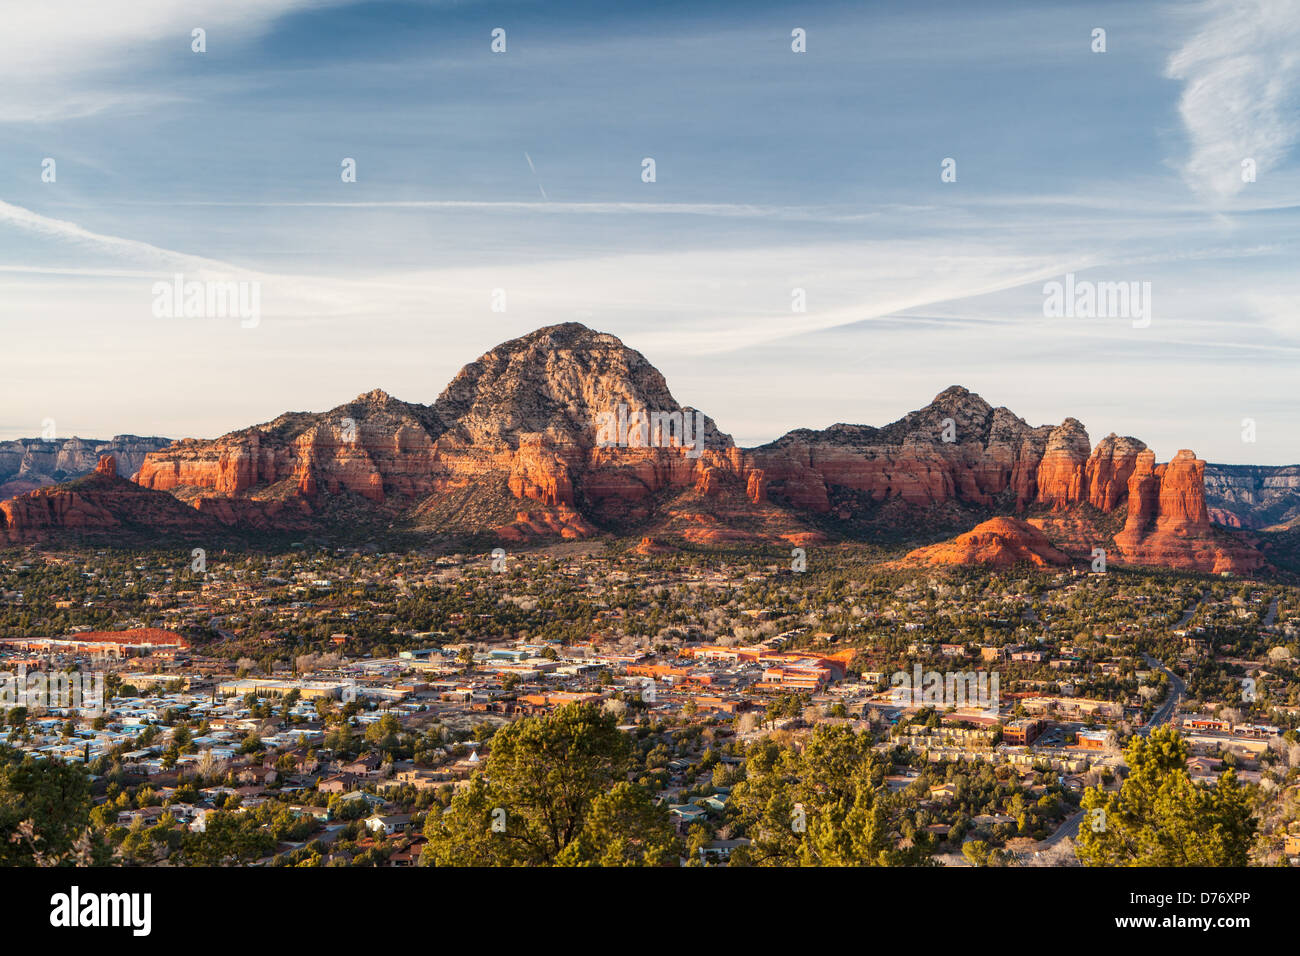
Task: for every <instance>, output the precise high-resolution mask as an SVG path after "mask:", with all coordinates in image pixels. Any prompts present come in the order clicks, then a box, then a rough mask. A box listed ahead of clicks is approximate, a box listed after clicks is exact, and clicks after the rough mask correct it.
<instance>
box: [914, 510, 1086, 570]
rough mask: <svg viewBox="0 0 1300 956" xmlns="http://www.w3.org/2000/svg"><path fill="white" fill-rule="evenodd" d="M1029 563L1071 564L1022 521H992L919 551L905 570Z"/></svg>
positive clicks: (1031, 526) (997, 566)
mask: <svg viewBox="0 0 1300 956" xmlns="http://www.w3.org/2000/svg"><path fill="white" fill-rule="evenodd" d="M1020 563H1026V564H1031V565H1034V566H1036V567H1040V568H1047V567H1052V566H1056V565H1063V564H1069V563H1070V556H1069V555H1067V554H1066V553H1065V552H1063V551H1060V550H1058V549H1057V548H1055V547H1053V545H1052V542H1050V541H1048V540H1047V535H1045V534H1043V532H1042V531H1040V530H1038V529H1037V528H1035V527H1034V526H1033V525H1031V524H1028V523H1027V522H1024V521H1021V520H1020V519H1018V518H1008V517H998V518H990V519H989V520H988V521H985V522H984V523H982V524H979V525H976V526H975V527H974V528H972V529H971V530H970V531H967V532H966V533H965V534H960V535H958V536H957V537H955V538H953V539H952V540H951V541H943V542H940V543H939V544H932V545H928V546H927V547H924V548H917V549H916V550H915V551H911V552H909V553H908V554H907V556H906V557H905V558H903V559H902V560H901V561H900V562H898V564H899V565H901V566H903V567H930V566H933V565H943V564H983V565H988V566H990V567H996V568H1007V567H1011V566H1012V565H1015V564H1020Z"/></svg>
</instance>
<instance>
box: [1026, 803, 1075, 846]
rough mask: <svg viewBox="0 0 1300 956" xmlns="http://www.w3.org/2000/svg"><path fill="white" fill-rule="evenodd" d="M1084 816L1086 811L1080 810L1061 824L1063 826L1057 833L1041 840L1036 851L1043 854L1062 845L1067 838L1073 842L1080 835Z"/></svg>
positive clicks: (1057, 829) (1058, 828)
mask: <svg viewBox="0 0 1300 956" xmlns="http://www.w3.org/2000/svg"><path fill="white" fill-rule="evenodd" d="M1083 816H1084V811H1083V810H1079V811H1077V812H1075V813H1072V814H1071V815H1070V816H1068V817H1066V818H1065V819H1064V820H1063V821H1062V822H1061V825H1060V826H1059V827H1057V828H1056V832H1055V833H1053V834H1052V835H1051V836H1049V837H1048V838H1047V839H1045V840H1039V841H1038V843H1036V844H1035V845H1034V849H1035V850H1036V851H1038V852H1042V851H1043V850H1046V849H1048V848H1049V847H1053V846H1056V844H1058V843H1060V842H1061V841H1062V840H1064V839H1065V838H1066V837H1069V838H1070V839H1071V840H1073V839H1074V838H1075V837H1077V836H1078V835H1079V824H1080V823H1082V822H1083Z"/></svg>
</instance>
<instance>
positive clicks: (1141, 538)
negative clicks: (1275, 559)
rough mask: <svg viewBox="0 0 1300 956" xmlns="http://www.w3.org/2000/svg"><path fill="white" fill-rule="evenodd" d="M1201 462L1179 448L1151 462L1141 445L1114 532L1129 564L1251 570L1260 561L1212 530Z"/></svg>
mask: <svg viewBox="0 0 1300 956" xmlns="http://www.w3.org/2000/svg"><path fill="white" fill-rule="evenodd" d="M1204 476H1205V462H1204V461H1201V460H1200V459H1198V458H1197V457H1196V456H1195V454H1193V453H1192V452H1190V451H1188V450H1186V449H1183V450H1182V451H1180V452H1178V454H1177V455H1175V456H1174V458H1173V460H1172V461H1170V462H1169V463H1168V464H1164V465H1156V464H1155V455H1154V454H1153V453H1152V452H1151V451H1149V450H1144V451H1142V452H1141V453H1140V454H1139V455H1138V456H1137V461H1136V465H1135V467H1134V469H1133V472H1132V474H1131V475H1130V476H1129V480H1128V517H1127V520H1126V521H1125V522H1124V530H1122V531H1120V532H1119V533H1118V534H1116V535H1115V545H1116V547H1118V548H1119V551H1120V555H1121V557H1122V558H1123V559H1124V560H1125V561H1127V562H1130V563H1132V564H1154V565H1159V566H1161V567H1168V568H1180V569H1185V570H1192V571H1210V572H1214V573H1219V572H1223V571H1231V572H1234V573H1243V572H1249V571H1254V570H1256V569H1258V568H1260V567H1262V566H1263V564H1264V559H1263V556H1262V555H1260V554H1259V552H1257V551H1255V550H1254V549H1253V548H1250V547H1248V546H1246V545H1245V544H1243V543H1241V542H1239V541H1237V540H1236V539H1234V538H1230V537H1228V536H1227V535H1226V534H1223V533H1216V532H1215V531H1214V529H1213V528H1212V527H1211V525H1210V519H1209V514H1208V512H1207V511H1206V507H1205V485H1204Z"/></svg>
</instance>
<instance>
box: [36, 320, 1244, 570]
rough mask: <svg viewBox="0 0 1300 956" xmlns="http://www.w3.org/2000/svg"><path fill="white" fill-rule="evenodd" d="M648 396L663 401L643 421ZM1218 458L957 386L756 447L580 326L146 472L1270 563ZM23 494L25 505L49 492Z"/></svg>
mask: <svg viewBox="0 0 1300 956" xmlns="http://www.w3.org/2000/svg"><path fill="white" fill-rule="evenodd" d="M651 415H656V416H662V417H660V418H658V419H657V420H656V423H655V424H653V425H647V419H648V418H649V417H650V416H651ZM606 416H608V417H606ZM697 419H698V421H699V422H700V425H699V427H698V429H697V428H696V427H694V426H695V422H696V421H697ZM683 425H684V426H687V427H686V428H683ZM697 431H699V432H702V433H703V438H702V439H701V438H700V436H699V434H697ZM661 439H662V440H661ZM1203 468H1204V463H1203V462H1200V461H1198V460H1197V459H1195V458H1194V457H1193V456H1192V455H1191V453H1190V452H1180V453H1179V455H1178V456H1177V457H1176V458H1175V459H1174V460H1173V461H1171V462H1170V463H1168V464H1166V465H1159V466H1157V465H1155V463H1154V455H1153V454H1152V453H1151V452H1150V451H1148V450H1147V449H1146V446H1145V445H1144V444H1143V443H1142V442H1140V441H1138V440H1136V439H1133V438H1119V437H1117V436H1114V435H1110V436H1108V437H1107V438H1105V439H1103V440H1102V441H1101V442H1100V443H1098V445H1097V447H1096V448H1095V449H1093V448H1092V447H1091V443H1090V441H1089V438H1088V434H1087V432H1086V431H1085V429H1084V427H1083V425H1082V424H1080V423H1079V422H1078V421H1076V420H1074V419H1072V418H1067V419H1066V420H1065V421H1064V422H1063V423H1062V424H1060V425H1056V426H1051V425H1040V426H1031V425H1029V424H1028V423H1026V422H1025V421H1024V420H1023V419H1021V418H1019V417H1017V416H1016V415H1014V414H1013V413H1012V412H1010V411H1008V410H1007V409H1005V408H994V407H992V406H990V405H989V404H988V403H987V402H985V401H984V400H983V399H982V398H980V397H979V396H978V395H975V394H973V393H971V392H969V391H968V390H966V389H964V388H960V387H956V386H954V387H952V388H949V389H946V390H945V391H943V392H941V393H940V394H939V395H938V396H937V397H936V398H935V399H934V401H933V402H931V403H930V404H929V405H927V406H926V407H925V408H922V409H920V410H918V411H915V412H911V413H909V414H908V415H905V416H904V417H903V418H901V419H899V420H898V421H896V422H894V423H892V424H889V425H886V426H884V427H880V428H876V427H872V426H867V425H845V424H841V425H834V426H831V427H830V428H827V429H825V430H823V431H813V430H808V429H799V430H796V431H793V432H790V433H789V434H787V435H785V436H783V437H782V438H780V439H778V440H777V441H774V442H772V443H770V444H768V445H764V446H761V447H758V448H753V449H747V450H742V449H739V448H736V447H735V446H734V444H733V443H732V441H731V439H730V437H728V436H727V435H725V434H722V433H721V432H719V431H718V429H717V427H716V425H715V424H714V422H713V421H712V420H711V419H709V418H708V417H707V416H705V415H703V414H702V413H697V412H696V411H695V410H694V409H687V408H683V406H681V405H680V404H679V403H678V402H677V400H676V399H675V398H674V397H673V395H672V394H671V392H670V391H669V390H668V387H667V384H666V383H665V382H664V379H663V376H662V375H661V374H660V373H659V372H658V371H657V370H656V369H655V368H654V367H653V366H651V365H650V364H649V362H647V361H646V359H645V358H644V357H643V356H642V355H641V354H640V353H638V352H635V351H633V350H631V349H629V348H627V347H626V346H624V345H623V344H622V342H620V341H619V340H618V339H617V338H615V337H614V336H612V335H608V334H604V333H600V332H595V331H593V330H591V329H588V328H586V327H585V326H582V325H580V324H577V323H567V324H564V325H557V326H551V327H548V328H544V329H540V330H538V331H536V332H533V333H531V334H529V335H526V336H523V337H521V338H518V339H514V340H511V341H509V342H506V343H504V344H502V345H500V346H498V347H496V348H494V349H492V350H491V351H489V352H487V353H486V354H485V355H483V356H481V357H480V358H479V359H478V360H477V361H475V362H472V363H471V364H469V365H467V366H466V367H465V368H464V369H462V370H461V372H460V373H459V374H458V375H457V376H456V377H455V379H453V381H452V382H451V384H449V385H448V386H447V388H446V389H445V390H444V391H443V393H442V395H441V396H439V398H438V399H437V401H435V402H434V403H433V404H432V405H427V406H426V405H418V404H411V403H407V402H403V401H399V400H398V399H395V398H393V397H391V396H389V395H387V394H385V393H384V392H381V391H373V392H369V393H367V394H365V395H361V396H358V397H357V398H356V399H354V400H353V401H351V402H349V403H347V404H344V405H340V406H339V407H337V408H335V409H332V410H331V411H328V412H324V413H306V412H292V413H287V414H285V415H281V416H280V417H279V418H277V419H275V420H274V421H271V422H268V423H266V424H263V425H257V426H253V427H251V428H245V429H242V430H240V431H236V432H231V433H230V434H228V435H224V436H222V437H221V438H217V439H213V440H197V439H185V440H182V441H178V442H174V443H173V444H172V445H170V446H169V447H167V448H165V449H162V450H160V451H154V452H152V453H150V454H149V455H147V456H146V457H145V459H144V461H143V463H142V464H141V466H140V469H139V471H138V472H137V474H136V476H135V479H134V480H135V481H136V482H137V483H138V485H139V486H140V488H141V489H147V490H150V491H153V492H159V493H164V492H165V493H166V494H168V495H169V496H172V497H173V499H175V500H178V501H182V502H185V503H187V504H188V505H191V506H192V509H193V511H194V512H197V514H198V515H200V516H201V517H203V518H205V519H211V520H216V521H218V522H220V523H222V524H224V525H228V526H231V527H234V528H248V527H264V528H300V527H319V526H321V525H322V524H323V523H328V522H331V521H333V522H334V525H333V526H334V527H336V528H338V527H341V526H356V527H360V526H365V527H373V525H374V524H375V523H376V522H378V523H380V524H382V525H383V526H384V527H393V528H402V529H407V530H411V531H414V532H417V533H423V534H431V535H436V536H440V537H441V536H448V535H451V536H460V535H482V534H485V533H486V534H489V535H491V536H494V537H496V538H498V539H502V540H507V541H524V540H528V539H532V538H537V537H549V536H561V537H585V536H588V535H592V534H595V533H597V532H600V531H611V532H615V533H622V534H637V535H639V536H646V537H651V538H653V539H654V540H655V541H656V542H664V543H667V542H671V541H672V540H674V539H678V540H687V541H697V542H708V543H725V542H753V541H771V540H774V539H785V540H786V541H788V542H792V543H797V544H810V543H815V542H817V541H820V540H823V539H825V538H827V537H831V538H834V537H867V538H869V539H874V538H873V536H874V535H876V534H878V533H883V532H888V533H890V534H893V535H895V537H897V536H899V535H902V536H904V537H909V536H910V537H913V538H915V537H916V536H917V535H920V536H921V537H922V539H924V538H925V537H928V538H929V540H931V541H933V540H935V539H937V538H940V537H944V536H947V535H951V534H952V533H954V532H957V531H961V530H962V529H969V528H972V527H973V526H974V525H976V524H978V523H979V522H980V521H983V520H986V519H988V518H989V517H992V516H994V515H1020V516H1022V517H1023V518H1025V519H1027V520H1028V521H1030V522H1031V523H1033V524H1034V525H1035V526H1036V527H1037V528H1038V529H1039V530H1040V531H1041V532H1042V533H1044V534H1046V535H1047V537H1048V539H1050V541H1051V542H1053V543H1054V544H1055V545H1056V546H1057V547H1059V548H1061V549H1063V550H1065V551H1067V552H1070V553H1072V554H1075V555H1077V556H1087V555H1089V553H1090V551H1091V549H1092V548H1093V547H1106V548H1107V549H1111V550H1113V552H1114V554H1113V559H1114V560H1116V561H1119V562H1124V561H1128V562H1131V563H1135V564H1161V565H1169V566H1174V567H1185V568H1194V569H1200V570H1205V571H1218V570H1232V571H1249V570H1253V569H1254V568H1256V567H1259V566H1260V564H1261V563H1262V559H1261V558H1260V556H1259V555H1258V553H1257V552H1254V551H1253V550H1251V549H1250V548H1248V547H1247V546H1245V545H1244V544H1242V543H1241V542H1240V541H1239V540H1238V539H1235V538H1232V537H1229V536H1228V535H1226V533H1224V532H1222V531H1221V530H1218V529H1215V528H1213V527H1212V526H1211V525H1210V523H1209V521H1208V518H1207V516H1206V509H1205V502H1204V492H1203V485H1202V474H1203ZM27 497H29V496H23V498H27ZM23 498H20V499H16V502H15V503H17V504H18V508H19V509H20V510H21V509H23V508H27V507H29V506H32V505H31V503H30V502H29V503H28V504H21V502H22V501H23ZM1121 522H1122V524H1123V528H1122V530H1121V528H1120V525H1121ZM1117 532H1118V533H1117ZM1021 534H1024V532H1023V531H1021ZM1008 547H1012V544H1008ZM977 550H978V549H977ZM1030 550H1032V548H1031V549H1030Z"/></svg>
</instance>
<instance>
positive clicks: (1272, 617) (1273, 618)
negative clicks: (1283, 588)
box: [1264, 598, 1277, 627]
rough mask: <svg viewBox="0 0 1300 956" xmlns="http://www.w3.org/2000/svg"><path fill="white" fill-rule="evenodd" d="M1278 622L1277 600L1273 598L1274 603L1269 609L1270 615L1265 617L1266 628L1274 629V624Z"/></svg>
mask: <svg viewBox="0 0 1300 956" xmlns="http://www.w3.org/2000/svg"><path fill="white" fill-rule="evenodd" d="M1276 620H1277V598H1273V603H1272V604H1270V605H1269V607H1268V613H1267V614H1265V615H1264V626H1265V627H1272V626H1273V622H1274V621H1276Z"/></svg>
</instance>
